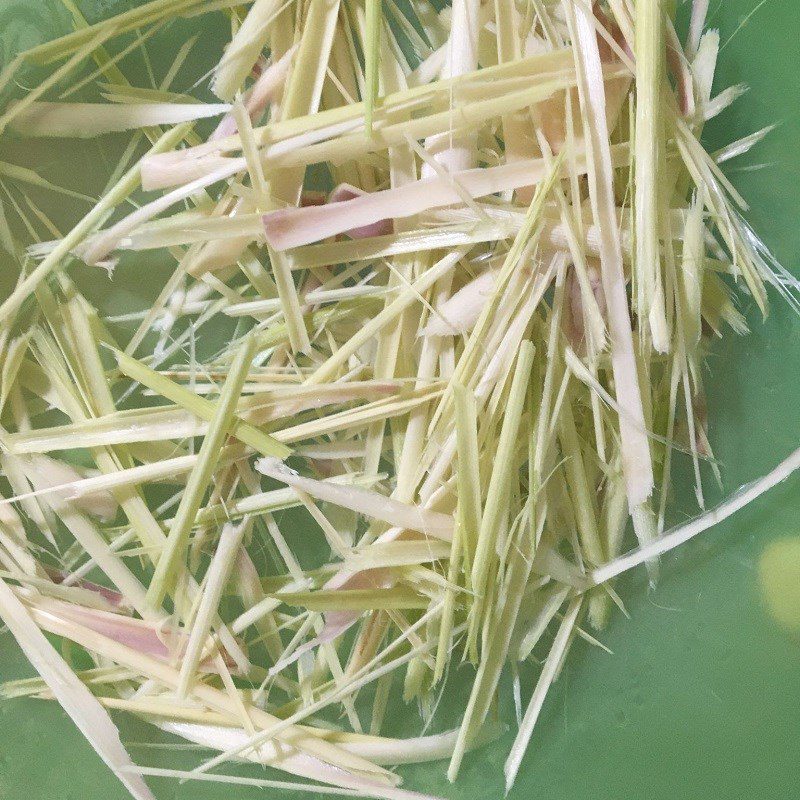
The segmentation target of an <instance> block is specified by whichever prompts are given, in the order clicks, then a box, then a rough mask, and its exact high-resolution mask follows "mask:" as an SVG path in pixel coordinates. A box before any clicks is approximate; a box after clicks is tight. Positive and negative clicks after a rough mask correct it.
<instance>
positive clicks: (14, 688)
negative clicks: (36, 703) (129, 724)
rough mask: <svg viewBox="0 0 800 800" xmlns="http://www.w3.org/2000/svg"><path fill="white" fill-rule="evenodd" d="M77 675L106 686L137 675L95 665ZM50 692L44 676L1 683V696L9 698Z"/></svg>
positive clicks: (94, 683) (76, 672)
mask: <svg viewBox="0 0 800 800" xmlns="http://www.w3.org/2000/svg"><path fill="white" fill-rule="evenodd" d="M75 677H76V678H78V680H80V681H81V683H83V684H84V685H86V686H106V685H108V684H114V683H118V682H119V681H125V680H130V679H131V678H133V677H135V675H134V674H133V673H132V672H131V671H130V670H129V669H124V668H120V667H93V668H91V669H82V670H75ZM49 693H50V690H49V688H48V686H47V683H46V682H45V681H44V680H43V679H42V678H23V679H22V680H16V681H6V682H5V683H3V684H0V696H2V697H4V698H7V699H9V700H11V699H13V698H15V697H34V696H39V697H46V696H48V694H49Z"/></svg>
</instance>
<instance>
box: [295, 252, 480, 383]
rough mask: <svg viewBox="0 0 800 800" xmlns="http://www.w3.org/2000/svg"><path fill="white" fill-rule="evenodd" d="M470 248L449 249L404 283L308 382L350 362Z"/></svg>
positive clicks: (314, 381) (332, 372) (315, 380)
mask: <svg viewBox="0 0 800 800" xmlns="http://www.w3.org/2000/svg"><path fill="white" fill-rule="evenodd" d="M465 252H466V248H459V249H457V250H456V251H455V252H452V253H448V254H447V255H446V256H444V257H443V258H442V259H440V260H439V261H438V262H437V263H436V264H434V265H433V266H432V267H431V268H430V269H428V270H427V271H426V272H425V273H424V274H423V275H422V276H421V277H419V278H417V280H416V281H414V283H412V284H411V285H410V286H408V287H404V289H403V290H402V292H401V293H400V294H399V296H398V297H397V298H396V299H395V300H393V301H392V303H391V304H390V305H388V306H387V307H386V308H384V309H383V310H382V311H381V312H380V313H379V314H377V315H376V316H375V317H373V318H372V319H370V321H369V322H368V323H367V324H366V325H364V327H363V328H361V330H360V331H359V332H358V333H356V334H355V335H354V336H352V337H351V338H350V339H349V340H348V341H347V342H346V343H345V344H344V345H342V346H341V347H340V348H339V349H338V350H337V351H336V352H335V353H334V354H333V355H332V356H331V357H330V358H328V360H327V361H326V362H325V363H324V364H322V365H321V366H320V367H319V368H318V369H317V370H316V371H315V372H314V373H313V374H312V375H310V376H309V377H308V378H307V379H306V383H308V384H317V383H323V382H325V381H326V380H328V379H329V378H330V377H331V376H332V375H335V374H336V372H337V370H338V369H339V368H340V367H341V366H342V365H343V364H345V363H346V362H347V359H348V358H349V357H350V356H351V355H353V354H354V353H355V352H356V351H357V350H358V349H359V348H360V347H361V346H362V345H363V344H364V343H365V342H367V341H369V340H370V339H371V338H372V337H373V336H374V335H375V334H376V333H378V331H380V330H381V329H382V328H383V327H384V326H385V325H388V324H389V323H390V322H392V321H393V320H394V319H396V318H397V317H398V316H400V315H401V314H402V313H403V311H405V309H407V308H408V307H409V306H411V305H413V304H414V303H415V302H417V298H418V296H419V295H420V294H424V293H425V292H426V291H427V290H428V289H429V288H430V287H431V286H433V284H434V283H436V281H437V280H438V279H439V278H440V277H441V276H442V275H445V274H446V273H448V272H450V271H451V270H453V269H454V268H455V266H456V264H457V263H458V262H459V260H460V259H461V258H463V256H464V254H465Z"/></svg>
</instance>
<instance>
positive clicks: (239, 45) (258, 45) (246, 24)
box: [211, 0, 282, 102]
mask: <svg viewBox="0 0 800 800" xmlns="http://www.w3.org/2000/svg"><path fill="white" fill-rule="evenodd" d="M281 7H282V3H281V2H279V0H255V2H254V3H253V4H252V6H250V9H249V10H248V12H247V16H246V17H245V18H244V21H243V22H242V24H241V25H240V26H239V30H238V31H236V35H235V36H234V37H233V38H232V39H231V41H230V43H229V44H228V46H227V47H226V48H225V53H224V55H223V56H222V60H221V61H220V62H219V64H218V65H217V67H216V69H215V72H214V80H213V81H212V83H211V90H212V91H213V92H214V94H216V95H217V97H219V98H221V99H222V100H226V101H228V102H230V101H232V100H233V99H234V97H235V96H236V92H238V91H240V90H241V89H242V87H243V85H244V82H245V79H246V78H247V77H248V75H249V74H250V71H251V70H252V68H253V65H254V64H255V63H256V61H257V60H258V57H259V56H260V55H261V51H262V50H263V49H264V45H265V44H266V43H267V41H268V40H269V37H270V32H271V31H270V23H271V22H272V20H273V19H274V18H275V17H276V16H277V13H278V12H279V11H280V9H281Z"/></svg>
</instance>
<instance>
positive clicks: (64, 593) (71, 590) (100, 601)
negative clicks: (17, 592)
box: [0, 570, 119, 612]
mask: <svg viewBox="0 0 800 800" xmlns="http://www.w3.org/2000/svg"><path fill="white" fill-rule="evenodd" d="M0 578H2V579H3V580H7V581H15V582H17V583H19V584H20V585H23V586H32V587H33V588H34V589H36V590H37V591H39V592H41V593H42V594H43V595H46V596H47V597H55V598H56V599H57V600H64V601H65V602H68V603H74V604H75V605H79V606H81V607H82V608H94V609H97V610H98V611H111V612H117V611H119V607H118V606H116V605H114V604H113V603H111V602H109V601H108V600H105V599H104V598H103V596H102V595H101V594H100V593H99V592H95V591H92V590H91V589H82V588H80V587H79V586H65V585H64V584H63V583H53V581H51V580H50V579H49V578H37V577H35V576H32V575H20V574H18V573H16V572H7V571H6V570H0Z"/></svg>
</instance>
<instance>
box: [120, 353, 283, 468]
mask: <svg viewBox="0 0 800 800" xmlns="http://www.w3.org/2000/svg"><path fill="white" fill-rule="evenodd" d="M112 351H113V353H114V356H115V358H116V359H117V364H118V366H119V368H120V370H121V371H122V372H123V373H124V374H125V375H127V376H128V377H129V378H131V379H132V380H134V381H137V382H138V383H141V384H142V385H144V386H147V388H148V389H152V390H153V391H154V392H156V393H157V394H160V395H161V396H162V397H166V398H167V399H168V400H171V401H172V402H173V403H176V404H177V405H179V406H180V407H181V408H185V409H186V410H187V411H191V413H192V414H194V415H195V416H197V417H199V418H200V419H203V420H206V421H207V422H210V421H211V420H212V419H213V418H214V415H215V413H216V409H217V405H218V404H217V403H215V402H212V401H211V400H206V399H205V398H202V397H198V396H197V395H196V394H194V392H191V391H189V390H188V389H184V388H183V387H182V386H180V385H179V384H177V383H175V382H174V381H171V380H170V379H169V378H166V377H164V376H163V375H160V374H159V373H157V372H156V371H155V370H153V369H150V367H148V366H146V365H145V364H142V362H141V361H138V360H137V359H135V358H133V357H131V356H129V355H127V354H126V353H123V352H121V351H119V350H114V349H113V348H112ZM246 377H247V373H246V372H245V373H244V375H243V376H242V382H244V380H245V379H246ZM229 433H230V435H231V436H234V437H236V438H237V439H239V441H241V442H244V444H247V445H249V446H250V447H252V448H253V449H254V450H256V451H257V452H259V453H261V454H262V455H265V456H275V457H276V458H286V457H287V456H288V455H289V454H290V453H291V450H290V449H289V448H288V447H286V446H285V445H283V444H281V443H279V442H278V441H276V440H275V439H274V438H273V437H272V436H270V435H269V434H266V433H263V432H262V431H260V430H258V428H254V427H253V426H252V425H248V424H247V423H246V422H244V421H242V420H241V419H239V418H238V417H234V418H233V420H232V423H231V428H230V431H229Z"/></svg>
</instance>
